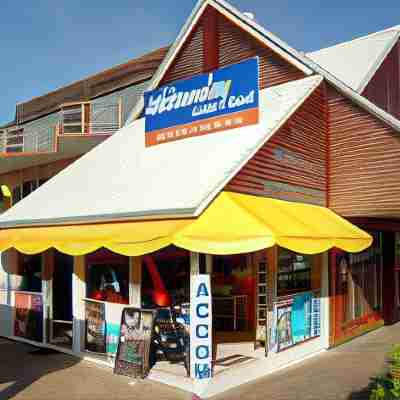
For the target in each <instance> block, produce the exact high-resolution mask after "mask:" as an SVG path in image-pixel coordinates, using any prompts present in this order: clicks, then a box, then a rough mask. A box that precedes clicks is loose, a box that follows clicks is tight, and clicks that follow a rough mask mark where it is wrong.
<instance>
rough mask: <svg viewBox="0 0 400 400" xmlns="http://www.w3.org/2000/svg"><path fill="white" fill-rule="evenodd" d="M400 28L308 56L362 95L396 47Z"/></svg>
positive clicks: (396, 27)
mask: <svg viewBox="0 0 400 400" xmlns="http://www.w3.org/2000/svg"><path fill="white" fill-rule="evenodd" d="M399 35H400V25H399V26H394V27H392V28H389V29H386V30H384V31H380V32H375V33H373V34H370V35H367V36H363V37H360V38H357V39H354V40H351V41H349V42H345V43H340V44H337V45H335V46H331V47H327V48H325V49H321V50H317V51H314V52H311V53H308V54H307V56H308V57H309V58H311V59H312V60H313V61H314V62H315V63H317V64H318V65H319V66H321V67H322V68H324V69H326V70H327V71H329V72H330V73H331V74H332V75H334V76H335V77H336V78H338V79H340V80H341V81H342V82H343V83H345V84H346V85H347V86H349V87H350V88H351V89H353V90H355V91H356V92H358V93H361V92H362V91H363V90H364V88H365V86H366V85H367V84H368V82H369V81H370V79H371V78H372V76H373V75H374V74H375V72H376V71H377V70H378V68H379V67H380V65H381V64H382V62H383V61H384V59H385V57H386V56H387V54H388V53H389V52H390V50H391V49H392V48H393V46H394V45H395V44H396V42H397V41H398V39H399Z"/></svg>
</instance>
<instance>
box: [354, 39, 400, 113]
mask: <svg viewBox="0 0 400 400" xmlns="http://www.w3.org/2000/svg"><path fill="white" fill-rule="evenodd" d="M362 94H363V96H365V97H367V98H368V99H369V100H370V101H372V102H373V103H375V104H376V105H377V106H379V107H380V108H383V109H384V110H386V111H387V112H389V113H390V114H392V115H394V116H395V117H396V118H400V44H399V43H397V44H396V45H395V46H394V47H393V49H392V50H391V52H390V53H389V55H388V56H387V57H386V59H385V61H384V62H383V63H382V65H381V66H380V67H379V69H378V71H377V72H376V73H375V75H374V76H373V77H372V79H371V80H370V82H369V83H368V85H367V86H366V88H365V89H364V92H363V93H362Z"/></svg>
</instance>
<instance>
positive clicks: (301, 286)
mask: <svg viewBox="0 0 400 400" xmlns="http://www.w3.org/2000/svg"><path fill="white" fill-rule="evenodd" d="M311 265H312V262H311V256H308V255H304V254H297V253H294V252H292V251H290V250H286V249H283V248H279V250H278V287H277V289H278V296H283V295H286V294H291V293H295V292H300V291H306V290H311Z"/></svg>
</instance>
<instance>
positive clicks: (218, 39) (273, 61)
mask: <svg viewBox="0 0 400 400" xmlns="http://www.w3.org/2000/svg"><path fill="white" fill-rule="evenodd" d="M255 56H259V57H260V88H261V89H264V88H266V87H270V86H275V85H279V84H281V83H286V82H289V81H293V80H297V79H301V78H304V77H305V74H304V73H303V72H302V71H300V70H299V69H298V68H296V67H294V66H293V65H292V64H290V63H289V62H288V61H286V60H284V59H283V58H282V57H280V56H279V55H278V54H276V53H275V52H273V51H272V50H271V49H269V48H266V47H265V45H264V44H261V43H260V42H259V41H257V40H256V39H255V38H253V37H252V36H251V35H250V34H249V33H246V32H244V31H243V30H242V29H240V28H239V27H238V26H236V25H235V24H234V23H233V22H231V21H230V20H228V19H227V18H226V17H225V16H223V15H222V14H219V13H217V12H216V11H215V10H214V11H212V10H211V9H207V10H206V11H205V13H204V15H203V17H202V19H201V20H200V21H199V22H198V24H197V26H196V27H195V28H194V30H193V32H192V34H191V36H190V37H189V39H188V40H187V42H186V44H185V45H184V46H183V48H182V49H181V50H180V53H178V55H177V57H176V59H175V61H174V63H173V64H172V65H171V67H170V68H169V70H168V71H167V73H166V75H165V77H164V79H163V80H162V82H161V85H162V84H165V83H168V82H172V81H174V80H178V79H185V78H189V77H191V76H193V75H196V74H200V73H202V72H207V71H210V70H212V69H213V68H212V66H213V67H214V68H218V67H224V66H227V65H230V64H235V63H238V62H240V61H243V60H245V59H247V58H251V57H255ZM215 58H217V59H216V60H214V59H215Z"/></svg>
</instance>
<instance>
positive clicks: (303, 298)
mask: <svg viewBox="0 0 400 400" xmlns="http://www.w3.org/2000/svg"><path fill="white" fill-rule="evenodd" d="M311 301H312V293H310V292H306V293H300V294H296V295H295V296H294V299H293V304H292V314H291V318H292V321H291V323H292V336H293V342H294V343H298V342H302V341H303V340H305V339H307V338H309V337H310V336H311Z"/></svg>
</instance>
